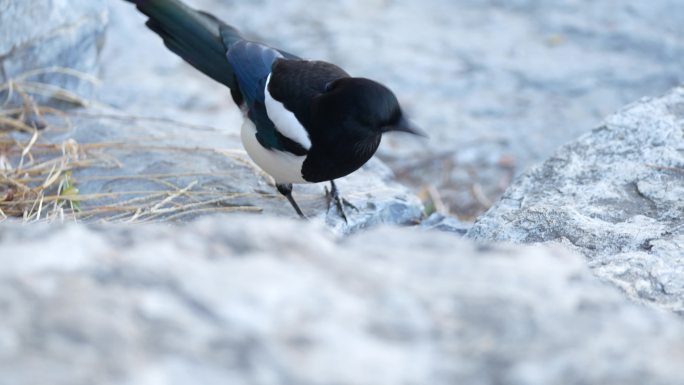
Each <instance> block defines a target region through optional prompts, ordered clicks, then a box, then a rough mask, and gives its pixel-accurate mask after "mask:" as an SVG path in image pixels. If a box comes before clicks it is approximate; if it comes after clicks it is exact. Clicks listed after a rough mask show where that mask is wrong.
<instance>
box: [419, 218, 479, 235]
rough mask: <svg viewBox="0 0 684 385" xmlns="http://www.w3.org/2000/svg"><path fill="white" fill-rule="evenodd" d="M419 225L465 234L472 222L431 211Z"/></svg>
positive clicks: (425, 227)
mask: <svg viewBox="0 0 684 385" xmlns="http://www.w3.org/2000/svg"><path fill="white" fill-rule="evenodd" d="M420 226H421V227H422V228H424V229H428V230H439V231H445V232H448V233H455V234H458V235H465V234H466V233H467V232H468V230H470V228H471V227H472V223H466V222H463V221H460V220H459V219H458V218H454V217H450V216H448V215H444V214H441V213H432V215H430V216H429V217H428V218H426V219H425V220H424V221H422V222H421V223H420Z"/></svg>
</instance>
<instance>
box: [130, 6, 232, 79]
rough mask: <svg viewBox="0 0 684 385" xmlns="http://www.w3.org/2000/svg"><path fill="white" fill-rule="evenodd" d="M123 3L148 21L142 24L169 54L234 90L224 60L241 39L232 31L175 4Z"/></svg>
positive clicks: (211, 16) (228, 65)
mask: <svg viewBox="0 0 684 385" xmlns="http://www.w3.org/2000/svg"><path fill="white" fill-rule="evenodd" d="M125 1H128V2H130V3H133V4H135V5H136V7H137V8H138V10H139V11H140V12H142V13H143V14H145V15H146V16H147V17H149V20H148V21H147V23H145V24H146V25H147V27H148V28H150V29H151V30H152V31H154V32H155V33H156V34H157V35H159V36H161V38H162V39H163V40H164V45H166V47H168V48H169V49H170V50H171V51H173V52H174V53H175V54H177V55H178V56H180V57H181V58H183V60H185V61H186V62H188V63H189V64H191V65H192V66H193V67H195V68H197V69H198V70H200V71H202V72H203V73H204V74H206V75H207V76H209V77H211V78H212V79H214V80H216V81H217V82H219V83H222V84H225V85H226V86H228V87H229V88H231V89H237V87H236V83H235V80H234V79H235V78H234V75H233V71H232V69H231V67H230V64H229V63H228V60H227V59H226V51H227V49H228V47H229V46H230V45H232V43H234V42H235V41H238V40H240V39H241V36H240V33H239V32H238V31H237V30H236V29H235V28H233V27H231V26H229V25H228V24H226V23H224V22H222V21H221V20H219V19H217V18H216V17H215V16H213V15H211V14H208V13H206V12H202V11H196V10H194V9H192V8H190V7H188V6H187V5H185V4H183V3H181V2H180V1H178V0H125Z"/></svg>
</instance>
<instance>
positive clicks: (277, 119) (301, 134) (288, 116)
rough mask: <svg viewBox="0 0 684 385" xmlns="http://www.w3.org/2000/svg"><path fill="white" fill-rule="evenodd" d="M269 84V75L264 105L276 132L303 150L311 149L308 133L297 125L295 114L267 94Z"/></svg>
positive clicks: (299, 124)
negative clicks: (276, 129)
mask: <svg viewBox="0 0 684 385" xmlns="http://www.w3.org/2000/svg"><path fill="white" fill-rule="evenodd" d="M270 82H271V75H270V74H269V75H268V78H267V79H266V88H265V89H264V104H265V105H266V113H267V114H268V117H269V119H271V121H272V122H273V124H274V125H275V126H276V127H277V128H278V131H279V132H280V133H281V134H283V136H286V137H288V138H290V139H292V140H294V141H295V142H297V143H299V144H300V145H301V146H302V147H304V148H305V149H307V150H308V149H310V148H311V139H309V133H308V132H307V131H306V129H305V128H304V127H303V126H302V124H301V123H299V120H297V117H296V116H295V114H293V113H292V111H290V110H288V109H287V108H285V106H284V105H283V104H282V103H280V102H279V101H277V100H275V99H273V97H272V96H271V93H270V92H268V84H269V83H270Z"/></svg>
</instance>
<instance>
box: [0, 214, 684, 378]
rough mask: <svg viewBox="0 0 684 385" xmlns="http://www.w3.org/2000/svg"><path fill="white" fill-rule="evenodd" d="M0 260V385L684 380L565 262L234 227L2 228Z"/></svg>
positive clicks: (635, 320) (636, 326) (653, 327)
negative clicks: (0, 310) (0, 309)
mask: <svg viewBox="0 0 684 385" xmlns="http://www.w3.org/2000/svg"><path fill="white" fill-rule="evenodd" d="M293 234H297V236H293ZM388 239H391V240H392V242H387V240H388ZM76 246H77V247H76ZM0 260H1V261H0V263H1V264H2V266H3V268H2V269H0V307H1V308H2V313H3V317H2V318H1V319H0V371H1V372H2V373H3V375H2V377H1V378H0V384H3V385H5V384H7V385H10V384H11V385H23V384H31V385H33V384H45V383H49V384H54V385H60V384H69V385H79V384H84V385H85V384H93V383H97V384H127V385H138V384H140V385H143V384H144V385H147V384H157V383H164V384H172V385H185V384H188V385H189V384H192V385H194V384H198V383H201V384H203V385H212V384H226V383H235V384H255V385H259V384H312V385H313V384H321V385H322V384H348V385H353V384H368V385H385V384H386V385H402V384H435V385H440V384H445V385H446V384H449V385H450V384H511V385H517V384H539V385H552V384H564V385H573V384H578V385H579V384H625V385H630V384H634V385H641V384H644V383H648V384H662V385H676V384H683V383H684V379H682V376H681V368H682V365H684V345H683V344H682V341H684V325H682V324H681V322H680V321H679V320H678V319H676V317H674V316H672V315H669V314H667V313H665V312H660V311H657V310H654V309H652V308H648V307H643V306H640V305H638V304H634V303H632V302H631V301H629V300H628V299H626V298H624V297H623V296H622V295H620V293H618V292H617V291H616V290H615V289H613V288H611V287H609V286H607V285H604V284H602V283H600V282H599V281H598V280H597V279H596V278H595V277H593V276H592V274H591V273H590V272H589V270H588V269H587V268H586V267H585V263H584V261H583V260H582V258H581V257H579V256H576V255H572V254H569V253H568V252H565V251H562V250H560V249H544V248H523V247H515V248H514V247H491V248H478V247H476V246H474V245H473V244H471V243H467V242H465V241H463V240H460V239H458V238H455V237H453V236H447V235H445V234H441V233H433V232H421V231H415V230H409V229H383V230H376V231H371V232H368V233H364V234H362V235H360V236H355V237H352V238H350V239H345V240H343V241H338V240H335V239H334V238H333V237H332V236H331V235H330V234H329V232H328V230H326V229H324V228H322V227H320V226H319V225H315V224H312V223H302V222H300V221H286V220H282V219H280V220H276V219H271V218H268V217H255V216H245V217H240V218H236V217H235V216H231V217H226V218H222V217H214V218H205V219H202V220H199V221H196V222H192V223H190V224H186V225H183V226H182V227H180V228H178V227H174V226H168V225H155V226H151V225H140V226H126V227H113V226H106V227H85V226H83V225H68V226H61V227H59V226H52V227H49V226H44V225H36V226H30V227H26V226H21V227H20V226H16V225H15V224H13V223H5V224H0Z"/></svg>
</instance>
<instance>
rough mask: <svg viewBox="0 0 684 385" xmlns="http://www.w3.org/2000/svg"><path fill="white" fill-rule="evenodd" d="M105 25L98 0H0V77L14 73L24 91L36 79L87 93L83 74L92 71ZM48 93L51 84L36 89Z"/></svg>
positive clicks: (104, 11)
mask: <svg viewBox="0 0 684 385" xmlns="http://www.w3.org/2000/svg"><path fill="white" fill-rule="evenodd" d="M106 25H107V7H106V5H105V1H104V0H68V1H67V0H35V1H17V0H0V83H3V82H5V81H7V80H8V79H15V80H17V79H18V80H21V81H23V82H27V83H30V84H27V85H24V87H25V89H26V90H27V91H29V92H34V91H35V87H34V86H33V85H34V84H35V83H40V84H47V85H49V86H52V87H59V88H62V89H64V90H65V91H67V92H71V93H74V94H75V95H77V96H78V97H80V98H84V99H86V98H89V97H90V96H92V92H93V84H92V83H91V82H90V81H88V80H87V79H86V78H87V76H88V75H90V76H92V75H94V74H95V73H96V71H97V68H98V67H97V64H98V57H99V53H100V50H101V48H102V44H103V41H104V34H105V29H106ZM61 68H67V69H70V70H75V71H78V72H80V73H82V74H84V75H83V76H81V75H79V76H74V75H73V74H68V73H64V72H63V71H61ZM27 73H33V75H30V76H26V74H27ZM54 95H55V92H54V91H53V89H52V88H50V89H47V90H45V91H43V92H39V93H38V96H43V97H44V96H54ZM0 96H2V97H3V100H4V97H5V96H4V95H3V94H0Z"/></svg>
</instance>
